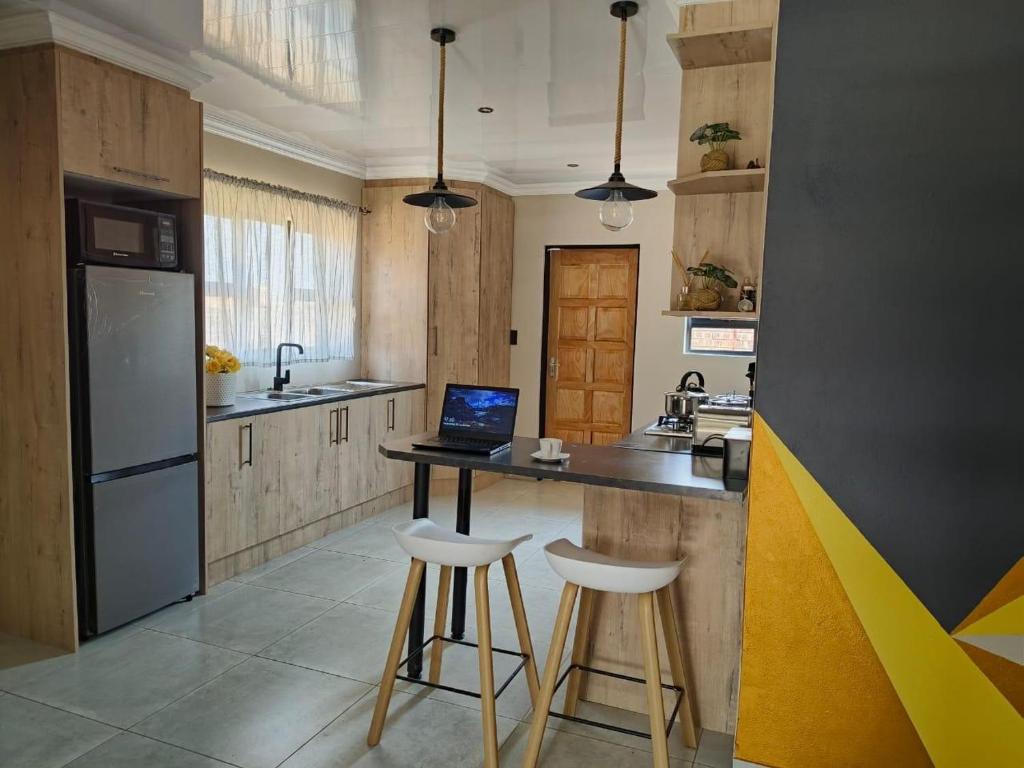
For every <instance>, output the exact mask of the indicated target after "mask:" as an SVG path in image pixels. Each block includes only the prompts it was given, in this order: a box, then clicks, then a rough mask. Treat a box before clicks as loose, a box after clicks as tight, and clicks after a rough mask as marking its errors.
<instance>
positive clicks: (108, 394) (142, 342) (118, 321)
mask: <svg viewBox="0 0 1024 768" xmlns="http://www.w3.org/2000/svg"><path fill="white" fill-rule="evenodd" d="M84 289H85V311H86V316H87V320H86V325H87V334H88V369H89V371H88V377H89V430H90V443H91V455H92V461H91V466H90V467H89V470H88V471H89V472H90V473H91V474H96V473H100V472H109V471H110V470H114V469H123V468H126V467H133V466H138V465H140V464H148V463H150V462H154V461H161V460H163V459H171V458H175V457H177V456H184V455H187V454H192V453H195V452H196V380H195V364H196V337H195V313H194V311H193V303H194V300H195V295H194V292H193V278H192V275H184V274H179V273H175V272H158V271H156V270H143V269H123V268H121V267H97V266H88V267H86V268H85V285H84Z"/></svg>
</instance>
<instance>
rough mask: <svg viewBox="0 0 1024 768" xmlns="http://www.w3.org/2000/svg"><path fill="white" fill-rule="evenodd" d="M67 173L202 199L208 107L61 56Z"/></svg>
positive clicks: (163, 87) (117, 71)
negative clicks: (204, 122) (204, 117)
mask: <svg viewBox="0 0 1024 768" xmlns="http://www.w3.org/2000/svg"><path fill="white" fill-rule="evenodd" d="M59 62H60V65H59V66H60V122H61V147H62V150H63V152H62V160H63V163H64V170H65V171H68V172H70V173H77V174H81V175H84V176H92V177H95V178H99V179H107V180H109V181H116V182H120V183H122V184H130V185H132V186H136V187H146V188H149V189H157V190H161V191H165V192H172V193H175V194H179V195H184V196H186V197H199V196H200V186H201V184H202V168H201V162H202V160H201V158H202V151H201V142H202V130H203V128H202V107H201V105H200V104H199V102H197V101H193V100H192V98H191V97H190V96H189V94H188V93H187V92H186V91H184V90H182V89H180V88H176V87H174V86H172V85H168V84H167V83H164V82H161V81H159V80H154V79H153V78H151V77H146V76H145V75H140V74H138V73H137V72H131V71H129V70H127V69H123V68H122V67H118V66H115V65H113V64H109V63H107V62H104V61H100V60H99V59H95V58H93V57H91V56H86V55H84V54H81V53H77V52H74V51H68V50H63V49H62V50H61V51H60V55H59Z"/></svg>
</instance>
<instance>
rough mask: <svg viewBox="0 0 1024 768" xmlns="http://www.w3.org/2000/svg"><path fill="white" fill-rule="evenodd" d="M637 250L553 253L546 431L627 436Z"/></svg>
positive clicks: (603, 439)
mask: <svg viewBox="0 0 1024 768" xmlns="http://www.w3.org/2000/svg"><path fill="white" fill-rule="evenodd" d="M638 267H639V252H638V251H637V250H636V249H633V248H609V249H593V250H591V249H559V250H554V251H552V253H551V263H550V281H549V288H550V290H549V295H548V327H547V356H548V359H547V361H546V379H545V399H544V434H545V435H547V436H550V437H558V438H561V439H562V440H565V441H567V442H571V443H594V444H598V445H603V444H607V443H614V442H616V441H617V440H619V439H621V438H622V437H624V436H625V435H627V434H629V432H630V429H631V423H632V411H633V347H634V337H635V329H636V290H637V270H638Z"/></svg>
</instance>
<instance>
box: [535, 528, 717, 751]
mask: <svg viewBox="0 0 1024 768" xmlns="http://www.w3.org/2000/svg"><path fill="white" fill-rule="evenodd" d="M544 554H545V555H546V557H547V559H548V563H550V565H551V568H552V569H553V570H554V571H555V573H557V574H558V575H559V576H561V577H562V578H563V579H565V588H564V589H563V590H562V601H561V603H560V604H559V607H558V616H557V618H556V619H555V630H554V633H553V635H552V637H551V647H550V649H549V650H548V658H547V664H546V665H545V667H544V681H543V683H542V684H541V688H540V695H539V696H538V701H537V702H536V704H535V705H534V710H533V721H532V723H531V725H530V739H529V742H528V743H527V747H526V756H525V758H524V759H523V768H534V766H536V765H537V760H538V758H539V756H540V748H541V742H542V741H543V739H544V727H545V726H546V724H547V720H548V716H549V715H550V716H552V717H558V718H562V719H565V720H573V721H575V722H580V723H585V724H587V725H594V726H597V727H601V728H611V729H612V730H617V731H625V732H627V733H630V734H632V735H634V736H642V737H646V738H650V739H651V744H652V746H653V747H654V765H655V766H656V768H668V734H669V733H670V732H671V730H672V725H673V723H674V721H675V717H676V714H677V713H678V712H679V711H680V708H681V709H682V725H683V743H684V744H685V745H686V746H687V747H690V748H696V746H697V733H696V723H695V720H694V714H693V708H692V707H693V702H692V699H691V697H690V696H689V695H687V693H686V677H685V672H684V667H683V657H682V652H681V647H680V645H679V631H678V629H677V627H676V619H675V612H674V611H673V608H672V592H671V587H670V585H671V584H672V582H674V581H675V580H676V579H677V578H678V577H679V571H680V568H681V567H682V565H683V562H682V561H681V560H680V561H669V562H642V561H636V560H620V559H619V558H615V557H609V556H608V555H602V554H600V553H598V552H593V551H591V550H589V549H583V548H582V547H577V546H576V545H575V544H573V543H572V542H570V541H569V540H568V539H558V540H557V541H553V542H551V543H550V544H548V545H547V546H546V547H544ZM580 590H582V592H581V593H580V610H579V616H578V618H577V621H576V637H575V640H574V641H573V649H572V658H571V661H570V663H569V667H568V668H567V669H566V670H565V673H564V674H562V675H561V677H559V674H558V672H559V666H560V662H561V658H562V651H563V650H564V648H565V640H566V637H567V636H568V634H569V624H570V622H571V620H572V610H573V606H574V605H575V603H576V595H577V592H579V591H580ZM595 592H616V593H620V594H635V595H637V601H638V607H639V622H638V623H639V625H640V634H641V637H642V646H643V661H644V679H641V678H638V677H631V676H629V675H621V674H618V673H613V672H608V671H605V670H600V669H595V668H593V667H589V666H587V662H588V659H587V648H588V640H589V638H588V637H587V634H588V632H589V630H590V619H591V615H592V614H593V609H594V597H595ZM655 599H656V600H657V603H658V610H659V612H660V615H661V625H662V629H663V631H664V635H665V647H666V650H667V652H668V660H669V667H670V668H671V672H672V685H666V684H664V683H662V682H661V668H660V665H659V662H658V639H657V635H656V631H657V630H656V628H655V622H654V603H655ZM581 672H589V673H593V674H598V675H606V676H609V677H614V678H617V679H620V680H627V681H630V682H634V683H640V684H642V685H645V686H646V688H647V713H648V716H649V717H650V721H651V732H650V733H649V734H647V733H643V732H640V731H632V730H628V729H623V728H618V727H614V726H609V725H607V724H605V723H599V722H596V721H594V720H587V719H585V718H580V717H576V703H577V701H578V700H579V691H580V677H581ZM567 677H568V678H569V686H568V688H567V689H566V696H565V708H564V710H563V712H562V713H558V712H551V711H550V710H551V702H552V700H553V699H554V697H555V692H556V691H557V690H558V688H559V686H561V685H562V683H563V682H564V681H565V680H566V678H567ZM663 689H664V690H671V691H675V692H676V694H677V696H676V704H675V708H674V709H673V711H672V714H671V715H670V716H669V721H668V726H667V727H666V723H665V707H664V702H663V701H662V690H663ZM684 703H685V706H681V705H683V704H684Z"/></svg>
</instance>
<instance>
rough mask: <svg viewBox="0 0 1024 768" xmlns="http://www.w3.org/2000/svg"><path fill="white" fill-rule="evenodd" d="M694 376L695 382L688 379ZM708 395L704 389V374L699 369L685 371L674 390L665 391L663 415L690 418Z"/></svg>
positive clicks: (705, 400)
mask: <svg viewBox="0 0 1024 768" xmlns="http://www.w3.org/2000/svg"><path fill="white" fill-rule="evenodd" d="M693 376H696V377H697V383H693V382H692V381H690V378H691V377H693ZM709 397H710V396H709V395H708V393H707V392H705V391H704V375H703V374H702V373H701V372H700V371H687V372H686V373H684V374H683V378H682V379H680V380H679V386H678V387H676V389H675V391H674V392H666V393H665V415H666V416H670V417H672V418H675V419H686V418H692V417H693V415H694V414H695V413H696V412H697V407H698V406H699V405H700V404H701V403H705V402H707V400H708V398H709Z"/></svg>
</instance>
